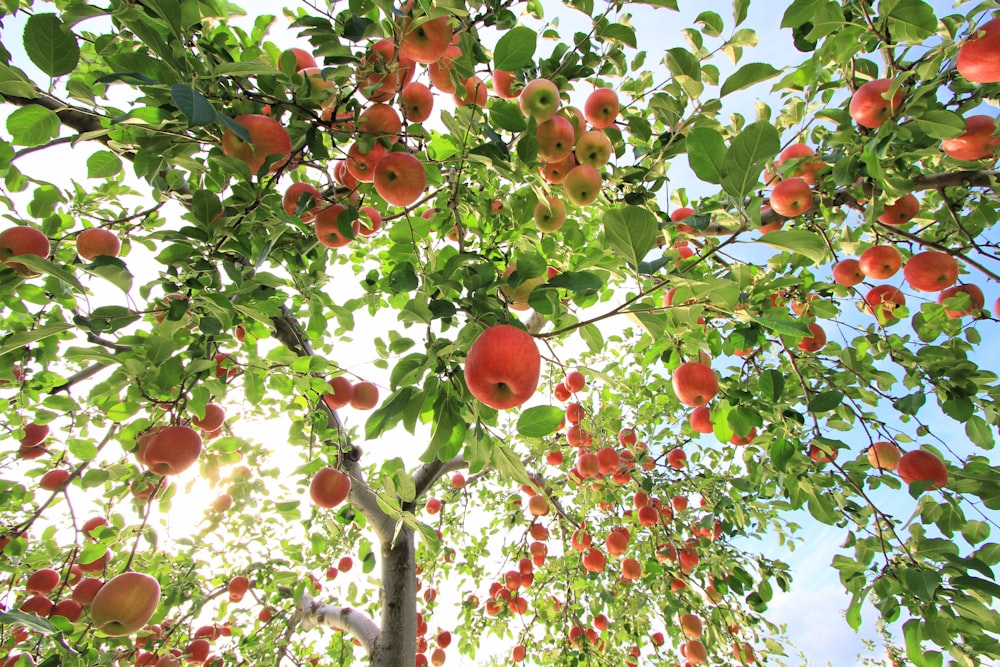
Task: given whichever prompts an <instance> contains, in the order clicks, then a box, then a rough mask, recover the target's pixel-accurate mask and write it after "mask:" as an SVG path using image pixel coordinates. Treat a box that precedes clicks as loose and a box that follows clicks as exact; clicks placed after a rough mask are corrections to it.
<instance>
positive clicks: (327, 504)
mask: <svg viewBox="0 0 1000 667" xmlns="http://www.w3.org/2000/svg"><path fill="white" fill-rule="evenodd" d="M350 492H351V478H350V477H348V476H347V475H345V474H344V473H342V472H341V471H339V470H337V469H336V468H323V469H322V470H320V471H319V472H317V473H316V474H315V475H314V476H313V478H312V481H311V482H309V497H310V498H312V501H313V502H314V503H316V505H318V506H319V507H323V508H326V509H330V508H332V507H336V506H337V505H339V504H340V503H342V502H344V501H345V500H347V496H348V494H349V493H350Z"/></svg>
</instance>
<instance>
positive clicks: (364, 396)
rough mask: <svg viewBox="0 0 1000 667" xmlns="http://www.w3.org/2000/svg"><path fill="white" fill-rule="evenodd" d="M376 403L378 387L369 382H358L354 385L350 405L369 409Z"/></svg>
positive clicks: (357, 408) (356, 408)
mask: <svg viewBox="0 0 1000 667" xmlns="http://www.w3.org/2000/svg"><path fill="white" fill-rule="evenodd" d="M376 405H378V387H376V386H375V385H374V384H372V383H371V382H358V383H357V384H355V385H354V395H353V396H352V397H351V407H352V408H354V409H355V410H371V409H372V408H374V407H375V406H376Z"/></svg>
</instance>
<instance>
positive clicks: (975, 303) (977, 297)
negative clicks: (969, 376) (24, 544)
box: [42, 284, 986, 480]
mask: <svg viewBox="0 0 1000 667" xmlns="http://www.w3.org/2000/svg"><path fill="white" fill-rule="evenodd" d="M959 293H965V294H968V295H969V305H968V306H967V307H966V308H964V309H963V310H951V309H950V308H945V309H944V313H945V315H947V316H948V317H951V318H953V319H954V318H959V317H962V316H963V315H971V314H972V311H973V310H977V309H979V308H982V307H983V304H984V303H985V301H986V298H985V296H983V290H981V289H979V286H978V285H972V284H965V285H955V286H954V287H949V288H948V289H943V290H941V292H939V293H938V298H937V302H938V303H939V304H944V302H945V301H947V300H948V299H950V298H952V297H954V296H956V295H958V294H959ZM52 472H55V471H54V470H53V471H52ZM42 479H43V480H44V479H45V478H44V477H43V478H42Z"/></svg>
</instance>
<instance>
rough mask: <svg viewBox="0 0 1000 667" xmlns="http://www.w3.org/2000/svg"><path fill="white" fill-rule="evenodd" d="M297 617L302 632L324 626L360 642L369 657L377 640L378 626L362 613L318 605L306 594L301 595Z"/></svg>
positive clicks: (331, 605)
mask: <svg viewBox="0 0 1000 667" xmlns="http://www.w3.org/2000/svg"><path fill="white" fill-rule="evenodd" d="M297 615H301V618H300V620H299V624H300V625H301V626H302V629H303V630H305V631H307V632H308V631H309V630H312V629H314V628H316V627H318V626H320V625H325V626H327V627H329V628H333V629H334V630H340V631H341V632H347V633H349V634H350V635H351V636H352V637H354V638H355V639H357V640H358V641H359V642H361V645H362V646H363V647H364V649H365V652H366V653H368V654H369V655H370V654H371V652H372V647H373V646H374V645H375V640H376V639H378V635H379V628H378V626H377V625H375V622H374V621H373V620H371V619H370V618H368V616H366V615H365V613H364V612H362V611H358V610H357V609H355V608H353V607H340V606H338V605H333V604H320V603H319V602H316V601H315V600H314V599H313V597H312V596H311V595H309V594H308V593H303V594H302V600H301V601H300V602H299V611H298V614H297Z"/></svg>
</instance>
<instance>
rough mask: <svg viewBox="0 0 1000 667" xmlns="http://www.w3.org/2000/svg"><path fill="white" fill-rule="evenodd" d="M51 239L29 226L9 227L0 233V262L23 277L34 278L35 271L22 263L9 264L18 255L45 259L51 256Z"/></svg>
mask: <svg viewBox="0 0 1000 667" xmlns="http://www.w3.org/2000/svg"><path fill="white" fill-rule="evenodd" d="M49 249H50V246H49V239H48V237H47V236H45V234H43V233H42V232H40V231H39V230H37V229H35V228H34V227H28V226H27V225H18V226H17V227H9V228H7V229H5V230H3V231H2V232H0V262H4V263H6V264H7V266H9V267H10V268H12V269H14V270H15V271H17V273H18V274H20V275H22V276H33V275H35V273H34V271H32V270H31V269H29V268H28V267H26V266H25V265H24V264H21V263H20V262H8V261H7V260H8V259H9V258H11V257H17V256H18V255H37V256H38V257H42V258H43V259H44V258H46V257H48V256H49Z"/></svg>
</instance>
